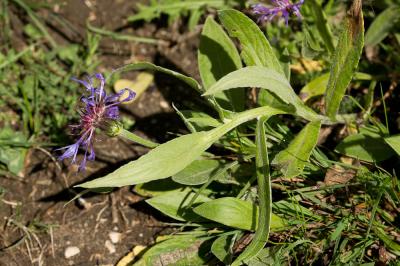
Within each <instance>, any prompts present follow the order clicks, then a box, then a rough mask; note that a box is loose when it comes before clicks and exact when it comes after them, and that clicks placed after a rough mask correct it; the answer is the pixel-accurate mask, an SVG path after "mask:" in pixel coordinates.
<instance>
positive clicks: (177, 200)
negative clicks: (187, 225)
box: [146, 189, 210, 221]
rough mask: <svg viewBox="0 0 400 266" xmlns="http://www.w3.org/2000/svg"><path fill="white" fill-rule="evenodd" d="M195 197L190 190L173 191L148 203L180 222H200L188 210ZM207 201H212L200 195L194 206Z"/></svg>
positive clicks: (149, 200)
mask: <svg viewBox="0 0 400 266" xmlns="http://www.w3.org/2000/svg"><path fill="white" fill-rule="evenodd" d="M194 195H195V193H194V192H191V191H190V190H189V189H188V190H185V191H171V192H167V193H164V194H161V195H159V196H156V197H153V198H151V199H148V200H146V202H147V203H148V204H150V205H151V206H152V207H154V208H156V209H157V210H159V211H160V212H162V213H164V214H165V215H168V216H169V217H171V218H174V219H176V220H178V221H193V220H198V218H200V217H199V216H197V215H196V214H195V213H193V211H192V210H191V209H186V207H187V206H188V204H189V202H190V201H191V199H192V198H193V196H194ZM206 201H210V199H209V198H207V197H206V196H203V195H201V194H200V195H199V196H198V197H197V198H196V200H195V201H194V203H193V205H194V206H196V205H198V204H200V203H204V202H206ZM196 218H197V219H196Z"/></svg>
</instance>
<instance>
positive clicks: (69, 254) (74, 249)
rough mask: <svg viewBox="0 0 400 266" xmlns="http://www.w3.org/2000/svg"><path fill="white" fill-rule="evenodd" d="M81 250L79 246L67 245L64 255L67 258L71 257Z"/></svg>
mask: <svg viewBox="0 0 400 266" xmlns="http://www.w3.org/2000/svg"><path fill="white" fill-rule="evenodd" d="M80 252H81V251H80V250H79V248H78V247H67V248H66V249H65V251H64V257H65V258H66V259H68V258H71V257H73V256H75V255H78V254H79V253H80Z"/></svg>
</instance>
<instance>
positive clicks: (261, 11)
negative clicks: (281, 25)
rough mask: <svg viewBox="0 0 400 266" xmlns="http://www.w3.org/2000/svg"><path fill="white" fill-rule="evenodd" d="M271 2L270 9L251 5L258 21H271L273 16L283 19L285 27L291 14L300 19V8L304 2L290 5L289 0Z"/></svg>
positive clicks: (301, 0) (260, 5) (273, 0)
mask: <svg viewBox="0 0 400 266" xmlns="http://www.w3.org/2000/svg"><path fill="white" fill-rule="evenodd" d="M271 2H272V4H273V6H272V7H267V6H265V5H262V4H256V5H253V7H252V8H253V13H254V14H256V15H259V18H258V21H260V22H265V21H271V20H272V19H273V18H274V17H275V16H281V17H283V18H284V19H285V23H286V26H287V25H288V24H289V17H290V15H291V14H295V15H296V16H297V17H298V18H301V14H300V7H301V6H302V5H303V4H304V0H300V1H298V2H297V3H291V2H290V0H271Z"/></svg>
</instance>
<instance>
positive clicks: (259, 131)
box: [232, 118, 272, 266]
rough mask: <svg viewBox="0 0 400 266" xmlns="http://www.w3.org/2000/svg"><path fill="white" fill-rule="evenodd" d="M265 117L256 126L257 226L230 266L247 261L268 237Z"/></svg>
mask: <svg viewBox="0 0 400 266" xmlns="http://www.w3.org/2000/svg"><path fill="white" fill-rule="evenodd" d="M265 121H266V119H265V118H261V119H259V120H258V121H257V128H256V146H257V150H256V167H257V169H256V174H257V185H258V202H259V215H258V227H257V231H256V233H255V234H254V237H253V240H252V241H251V243H250V245H248V246H247V247H246V249H245V250H244V251H243V252H242V253H241V254H240V256H239V257H238V258H237V259H236V260H235V261H234V262H233V263H232V266H235V265H241V264H242V262H246V261H249V260H250V259H252V258H253V257H255V256H257V254H258V253H259V252H260V251H261V250H262V249H263V248H264V245H265V244H266V243H267V240H268V237H269V231H270V226H271V217H272V190H271V176H270V172H269V159H268V149H267V140H266V137H265Z"/></svg>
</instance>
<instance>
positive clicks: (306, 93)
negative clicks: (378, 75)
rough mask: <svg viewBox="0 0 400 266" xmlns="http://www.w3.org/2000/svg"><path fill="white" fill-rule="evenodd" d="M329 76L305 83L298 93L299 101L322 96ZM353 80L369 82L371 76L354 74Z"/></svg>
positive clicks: (359, 73)
mask: <svg viewBox="0 0 400 266" xmlns="http://www.w3.org/2000/svg"><path fill="white" fill-rule="evenodd" d="M329 75H330V74H329V73H325V74H322V75H321V76H319V77H317V78H315V79H313V80H312V81H310V82H309V83H307V84H306V85H305V86H304V87H303V88H302V89H301V91H300V97H301V99H303V101H307V100H309V99H311V98H313V97H316V96H320V95H323V94H324V93H325V91H326V88H327V86H328V81H329ZM354 79H355V80H371V79H372V76H371V75H369V74H366V73H361V72H356V73H355V75H354Z"/></svg>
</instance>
